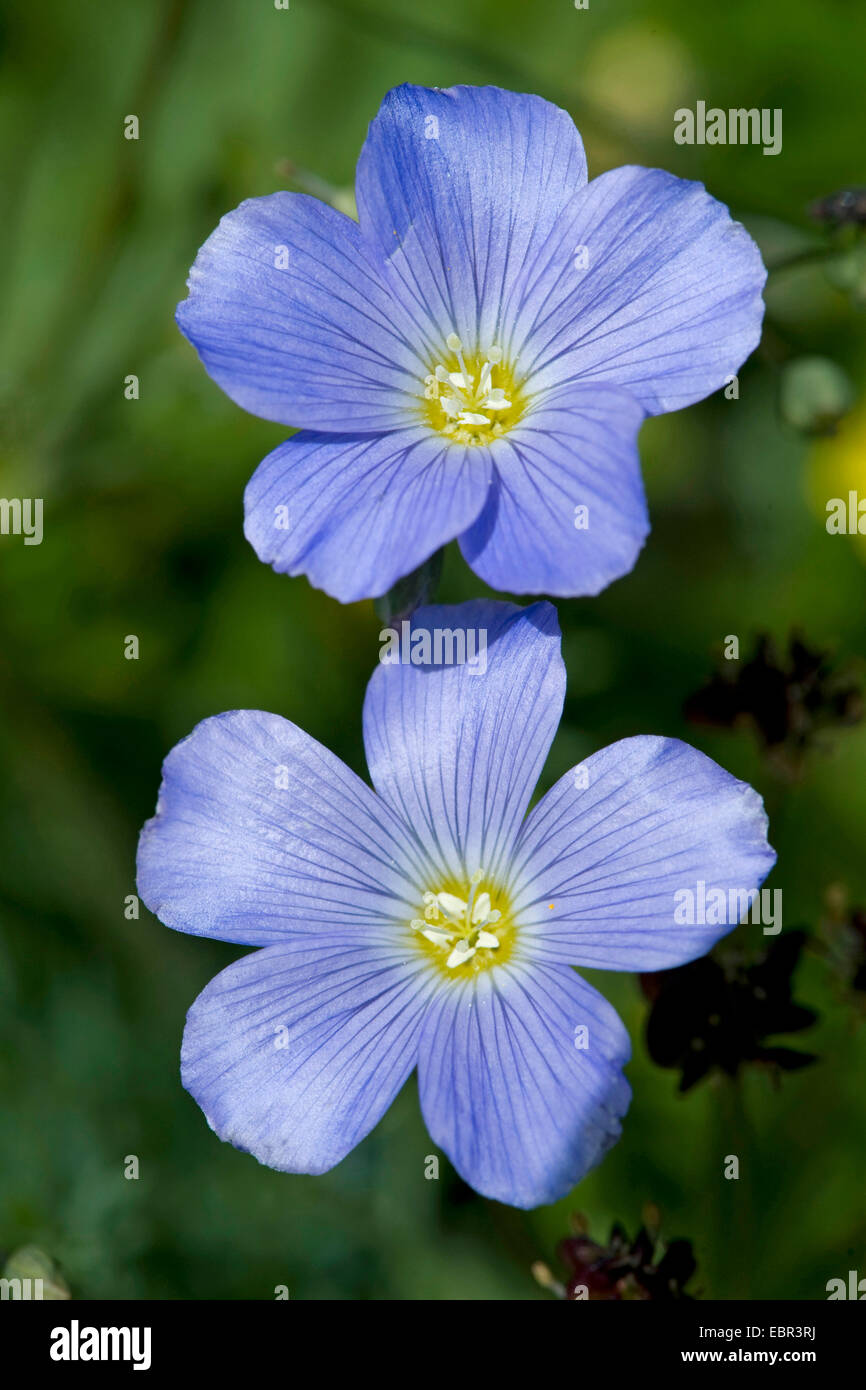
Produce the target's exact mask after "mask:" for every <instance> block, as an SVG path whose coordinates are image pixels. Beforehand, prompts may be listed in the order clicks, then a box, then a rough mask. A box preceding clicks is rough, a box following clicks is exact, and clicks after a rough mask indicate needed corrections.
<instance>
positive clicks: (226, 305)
mask: <svg viewBox="0 0 866 1390" xmlns="http://www.w3.org/2000/svg"><path fill="white" fill-rule="evenodd" d="M399 319H400V314H399V311H398V306H396V305H395V303H394V302H393V300H392V298H391V295H390V292H389V291H388V290H386V288H385V286H384V283H383V281H382V278H381V275H380V271H379V269H378V267H377V263H376V256H375V254H374V253H373V251H372V249H371V248H370V247H368V246H367V245H366V244H365V242H364V240H363V238H362V236H361V233H360V231H359V229H358V225H357V223H355V222H353V221H352V219H351V218H349V217H346V216H345V215H344V214H343V213H339V212H336V211H335V210H334V209H333V208H330V207H328V206H327V204H325V203H320V202H318V201H317V200H316V199H315V198H308V197H306V196H305V195H304V194H301V193H272V194H270V195H269V196H268V197H264V198H251V199H249V200H248V201H247V202H245V203H241V205H240V207H239V208H236V209H235V211H234V212H230V213H228V214H227V216H225V217H224V218H223V219H222V221H221V222H220V224H219V226H218V227H217V229H216V231H215V232H214V233H213V234H212V235H211V236H210V237H209V238H208V240H207V241H206V242H205V244H204V246H203V247H202V248H201V250H200V251H199V253H198V256H197V257H196V260H195V264H194V265H193V267H192V270H191V271H190V276H189V298H188V299H185V300H184V301H183V303H182V304H180V305H178V309H177V321H178V324H179V325H180V328H181V330H182V331H183V333H184V334H185V335H186V337H187V338H189V340H190V342H191V343H193V345H194V346H195V347H196V348H197V349H198V352H199V355H200V356H201V359H202V362H203V363H204V365H205V367H206V368H207V370H208V372H209V373H210V375H211V376H212V377H213V379H214V381H216V382H217V383H218V385H220V386H221V387H222V389H223V390H224V391H225V392H226V394H227V395H229V396H230V397H231V398H232V400H233V401H236V402H237V404H238V405H241V406H243V408H244V409H245V410H249V411H251V412H252V414H254V415H262V416H264V418H265V419H266V420H276V421H279V422H280V423H281V424H284V425H304V426H308V427H314V428H315V427H321V428H323V429H333V430H348V429H356V430H383V429H395V428H398V427H399V426H401V425H405V424H406V423H407V422H408V421H410V420H412V419H413V418H414V417H415V415H416V414H417V411H418V409H419V405H420V404H421V403H422V401H423V394H424V384H423V378H424V374H425V373H426V372H428V371H429V370H430V369H429V367H428V366H426V365H425V364H424V363H422V362H421V361H420V360H419V358H418V357H417V355H416V351H415V348H414V347H413V346H412V344H411V343H410V342H409V341H408V340H407V337H406V336H405V335H404V333H403V331H402V330H401V328H400V326H399V323H398V320H399Z"/></svg>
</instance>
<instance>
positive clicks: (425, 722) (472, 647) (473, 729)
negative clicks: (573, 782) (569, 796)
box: [364, 599, 565, 888]
mask: <svg viewBox="0 0 866 1390" xmlns="http://www.w3.org/2000/svg"><path fill="white" fill-rule="evenodd" d="M411 634H412V636H411V641H412V642H418V646H417V648H416V652H417V654H418V655H419V656H423V655H424V651H423V644H424V640H425V639H424V636H423V634H427V642H428V644H429V646H428V651H427V653H426V655H427V658H428V660H427V663H426V664H421V663H419V664H412V662H411V660H408V661H401V662H399V663H395V664H388V665H384V664H383V665H380V666H379V667H378V668H377V670H376V671H375V672H374V674H373V676H372V677H371V679H370V683H369V685H368V687H367V695H366V699H365V701H364V744H365V747H366V751H367V764H368V767H369V769H370V776H371V777H372V780H373V785H374V786H375V788H376V790H377V791H378V792H379V795H380V796H381V797H382V798H383V799H384V800H385V801H386V802H387V803H388V804H389V805H390V806H391V807H392V808H393V809H394V810H395V811H396V812H397V814H398V815H399V816H400V817H401V819H402V820H403V822H404V823H405V824H406V825H408V826H411V827H412V828H413V831H414V833H415V834H416V835H417V836H418V840H419V844H421V845H423V846H424V847H425V849H426V852H427V854H428V855H429V858H430V861H431V864H432V865H433V866H434V867H435V869H436V871H437V873H438V874H439V875H440V876H441V878H443V879H444V878H453V879H457V880H459V881H460V882H461V883H463V882H467V881H468V878H469V877H470V876H471V875H472V874H473V873H475V872H476V871H477V870H478V869H483V870H484V874H485V876H486V877H492V878H494V879H495V877H496V875H497V872H498V871H499V870H500V869H501V868H502V866H503V865H504V864H505V862H506V861H507V857H508V853H509V851H510V849H511V847H512V846H513V844H514V841H515V838H516V836H517V833H518V830H519V827H520V823H521V821H522V819H523V817H524V815H525V813H526V808H527V806H528V805H529V799H530V797H531V795H532V791H533V788H534V786H535V783H536V781H537V779H538V775H539V773H540V771H541V768H542V765H543V763H544V760H545V757H546V756H547V752H548V750H549V748H550V745H551V742H552V741H553V736H554V734H555V732H556V728H557V725H558V723H559V719H560V715H561V713H562V702H563V697H564V692H565V667H564V664H563V661H562V657H561V655H560V632H559V623H558V621H557V617H556V610H555V609H554V608H553V607H552V606H551V604H549V603H536V604H533V605H532V606H531V607H529V608H518V607H516V606H515V605H514V604H510V603H498V602H494V601H491V600H480V599H478V600H473V601H471V602H469V603H463V604H459V605H456V606H454V607H439V606H435V605H434V606H431V607H427V608H420V609H418V611H417V612H416V613H415V615H414V616H413V618H412V624H411ZM408 655H409V657H410V658H411V647H410V648H409V652H408ZM461 657H463V658H464V659H463V660H462V661H461V660H460V658H461ZM437 658H438V659H437ZM432 886H433V887H434V888H435V886H436V885H432Z"/></svg>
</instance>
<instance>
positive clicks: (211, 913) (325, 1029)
mask: <svg viewBox="0 0 866 1390" xmlns="http://www.w3.org/2000/svg"><path fill="white" fill-rule="evenodd" d="M412 632H413V640H414V639H415V637H416V635H418V634H423V633H427V634H429V641H430V652H431V653H432V657H431V659H430V661H429V662H428V664H424V665H413V664H401V663H400V662H396V663H395V664H388V665H384V664H383V665H380V666H379V667H378V669H377V670H376V672H375V674H374V675H373V677H372V679H371V681H370V684H369V687H368V691H367V697H366V702H365V707H364V739H365V746H366V750H367V759H368V764H369V769H370V775H371V778H372V782H373V786H374V787H375V791H373V790H371V789H370V787H369V786H368V785H367V784H366V783H365V782H363V781H361V779H360V778H358V777H357V776H356V775H355V774H354V773H353V772H351V771H350V770H349V769H348V768H347V767H346V766H345V765H344V764H343V763H341V762H340V760H339V759H338V758H336V757H335V756H334V755H333V754H332V753H330V752H328V750H327V749H325V748H323V747H322V746H321V745H320V744H318V743H316V742H315V740H313V739H312V738H310V737H309V736H308V735H306V734H305V733H303V732H302V731H301V730H300V729H298V728H296V727H295V725H293V724H291V723H289V722H288V721H287V720H285V719H281V718H279V717H278V716H276V715H272V714H263V713H260V712H257V711H250V710H245V711H235V712H233V713H230V714H223V715H219V716H217V717H216V718H213V719H207V720H205V721H204V722H203V723H202V724H200V725H199V726H198V727H197V728H196V729H195V730H194V731H193V733H192V734H191V735H190V736H189V737H188V738H187V739H185V740H184V741H183V742H182V743H180V744H179V745H178V746H177V747H176V748H175V749H174V750H173V752H172V753H171V754H170V755H169V757H168V758H167V760H166V763H165V768H164V780H163V784H162V788H161V791H160V796H159V802H158V805H157V811H156V815H155V817H154V818H153V819H152V820H151V821H149V822H148V824H147V825H146V826H145V828H144V830H143V832H142V837H141V844H140V848H139V867H138V883H139V891H140V893H141V896H142V898H143V899H144V901H145V902H146V903H147V905H148V907H150V908H151V910H152V911H153V912H155V913H156V914H157V916H159V917H160V919H161V920H162V921H163V922H164V923H165V924H166V925H167V926H170V927H173V928H175V929H177V930H179V931H186V932H191V933H193V934H195V935H200V936H210V937H214V938H217V939H220V940H224V941H233V942H240V943H243V944H245V945H249V946H258V947H261V948H263V949H261V950H258V951H255V952H254V953H253V954H251V955H248V956H246V957H244V958H243V959H241V960H239V961H237V962H235V964H234V965H231V966H229V967H228V969H226V970H224V971H222V973H221V974H220V975H218V976H217V977H216V979H215V980H213V981H212V982H211V983H210V984H209V985H208V986H207V988H206V989H205V990H204V991H203V993H202V994H201V995H200V996H199V998H198V999H197V1000H196V1002H195V1003H194V1004H193V1006H192V1008H191V1009H190V1012H189V1015H188V1018H187V1024H186V1030H185V1033H184V1040H183V1050H182V1076H183V1083H184V1085H185V1086H186V1088H187V1090H189V1091H190V1093H191V1094H192V1095H193V1096H194V1098H195V1099H196V1101H197V1102H198V1104H199V1105H200V1106H201V1108H202V1110H203V1111H204V1113H205V1115H206V1117H207V1119H208V1122H209V1124H210V1125H211V1128H212V1129H214V1130H215V1131H216V1133H217V1134H218V1135H219V1136H220V1138H221V1139H224V1140H227V1141H229V1142H230V1143H232V1144H234V1145H235V1146H236V1147H237V1148H240V1149H243V1150H245V1151H248V1152H250V1153H252V1154H254V1155H255V1157H256V1158H258V1159H259V1160H260V1162H262V1163H265V1164H267V1165H268V1166H270V1167H272V1168H277V1169H280V1170H283V1171H288V1172H294V1173H322V1172H325V1171H326V1170H327V1169H329V1168H331V1167H333V1166H334V1165H335V1164H336V1163H339V1162H340V1160H341V1159H342V1158H344V1157H345V1156H346V1154H348V1153H349V1152H350V1150H351V1149H352V1148H354V1146H355V1145H356V1144H357V1143H358V1142H359V1141H360V1140H361V1139H363V1138H364V1136H365V1135H366V1134H368V1133H369V1132H370V1130H371V1129H372V1128H373V1126H374V1125H375V1124H376V1123H377V1122H378V1121H379V1119H380V1118H381V1117H382V1115H383V1114H384V1112H385V1111H386V1110H387V1108H388V1106H389V1105H390V1104H391V1102H392V1100H393V1099H394V1097H395V1096H396V1095H397V1093H398V1091H399V1090H400V1088H401V1087H402V1086H403V1084H404V1082H405V1081H406V1079H407V1078H408V1076H409V1075H410V1073H411V1072H412V1071H413V1070H414V1069H415V1068H416V1067H417V1070H418V1084H419V1090H420V1098H421V1106H422V1110H423V1113H424V1118H425V1120H426V1123H427V1127H428V1129H429V1131H430V1134H431V1135H432V1137H433V1140H434V1142H435V1143H437V1144H438V1145H439V1146H440V1147H441V1148H442V1149H443V1150H444V1152H445V1153H446V1154H447V1155H448V1156H449V1158H450V1159H451V1161H452V1162H453V1164H454V1166H455V1168H456V1169H457V1170H458V1172H459V1173H460V1174H461V1176H462V1177H463V1178H465V1180H466V1181H467V1182H468V1183H470V1184H471V1185H472V1186H473V1187H474V1188H475V1189H476V1190H477V1191H478V1192H480V1193H483V1194H484V1195H485V1196H488V1197H492V1198H496V1199H497V1200H499V1201H501V1202H508V1203H511V1204H512V1205H514V1206H519V1207H534V1206H537V1205H539V1204H540V1203H544V1202H553V1201H555V1200H557V1199H558V1198H560V1197H562V1196H564V1195H565V1194H566V1193H567V1192H568V1191H569V1190H570V1189H571V1188H572V1187H573V1186H574V1184H575V1183H576V1182H578V1181H579V1180H580V1178H582V1177H583V1175H584V1174H585V1173H586V1172H587V1171H588V1170H589V1169H590V1168H592V1167H593V1166H594V1165H595V1164H596V1163H598V1162H599V1160H600V1159H601V1157H602V1156H603V1154H604V1153H605V1152H606V1151H607V1149H608V1148H610V1146H611V1145H612V1144H613V1143H614V1142H615V1141H616V1139H617V1138H618V1137H619V1133H620V1120H621V1118H622V1116H623V1115H624V1113H625V1111H626V1109H627V1107H628V1103H629V1100H630V1094H631V1093H630V1088H629V1085H628V1082H627V1081H626V1079H625V1077H624V1075H623V1071H622V1068H623V1066H624V1065H625V1063H626V1062H627V1061H628V1058H629V1052H630V1048H629V1039H628V1034H627V1033H626V1030H625V1028H624V1027H623V1025H622V1023H621V1022H620V1019H619V1018H618V1016H617V1014H616V1013H615V1011H614V1010H613V1009H612V1007H611V1006H610V1005H609V1004H608V1003H607V1002H606V1000H605V999H603V998H602V996H601V995H600V994H598V992H597V991H596V990H595V989H593V988H592V987H591V986H590V985H588V984H587V983H586V982H585V981H584V980H583V979H581V977H580V976H579V975H578V974H577V973H576V972H575V970H574V969H572V967H573V966H578V967H579V966H590V967H603V968H608V969H612V970H656V969H664V968H668V967H670V966H674V965H680V964H682V963H684V962H686V961H689V960H693V959H694V958H695V957H697V956H700V955H702V954H704V953H705V952H706V951H707V950H708V949H709V948H710V947H711V946H712V945H713V944H714V942H715V941H716V940H717V939H718V938H719V937H720V936H722V935H724V934H725V933H726V932H727V931H729V930H730V929H731V928H732V927H733V926H734V925H736V924H735V923H734V922H728V923H724V924H722V925H719V924H716V923H712V924H702V923H700V922H698V923H696V924H694V925H685V926H684V925H681V924H679V923H678V922H677V920H676V918H675V895H676V894H677V892H679V891H680V890H682V889H683V888H688V887H690V886H691V887H694V885H695V884H696V883H698V882H702V883H703V884H704V885H705V888H706V892H707V894H709V892H710V889H711V888H718V889H722V890H723V891H724V892H725V894H726V895H727V894H728V892H729V891H730V890H738V891H741V890H742V891H749V890H752V889H755V888H757V887H758V886H759V885H760V884H761V883H762V881H763V879H764V878H765V876H766V875H767V873H768V872H769V870H770V869H771V867H772V865H773V863H774V860H775V855H774V853H773V851H772V850H771V848H770V847H769V845H768V843H767V838H766V827H767V821H766V816H765V814H764V810H763V806H762V803H761V800H760V798H759V797H758V795H757V794H756V793H755V792H754V791H753V790H752V789H751V788H750V787H748V786H746V785H745V784H744V783H742V782H738V781H737V780H736V779H735V778H733V777H732V776H730V774H728V773H727V772H725V771H723V770H722V769H721V768H720V767H718V766H717V765H716V764H715V763H713V762H712V761H711V760H710V759H709V758H707V757H705V756H704V755H703V754H701V753H699V752H697V751H696V750H695V749H693V748H690V747H689V746H688V745H687V744H684V743H681V742H679V741H677V740H675V739H666V738H656V737H638V738H629V739H624V740H622V741H621V742H619V743H616V744H614V745H612V746H611V747H610V748H607V749H604V750H602V751H601V752H599V753H596V754H594V755H593V756H592V757H590V758H588V759H587V760H586V761H585V762H584V763H583V764H582V765H581V766H580V767H579V768H578V769H576V770H573V771H572V772H571V773H569V774H568V775H566V776H565V777H563V778H562V779H561V780H560V781H559V782H558V783H557V784H556V785H555V786H554V787H553V788H552V789H551V790H550V791H549V792H548V793H547V794H546V795H545V796H543V797H542V798H541V800H540V801H539V802H538V803H537V804H536V805H535V807H534V808H533V809H532V810H531V811H530V812H529V814H528V815H527V808H528V806H529V801H530V798H531V795H532V792H533V788H534V786H535V783H536V781H537V778H538V775H539V773H540V771H541V767H542V765H543V763H544V760H545V757H546V755H547V752H548V750H549V747H550V744H551V742H552V739H553V736H554V733H555V731H556V728H557V725H558V722H559V718H560V714H561V710H562V701H563V695H564V690H565V668H564V665H563V662H562V658H561V656H560V640H559V627H558V623H557V619H556V613H555V610H554V609H553V608H552V607H551V606H550V605H549V604H547V603H536V604H533V605H532V606H531V607H529V608H525V609H521V608H517V607H515V606H514V605H511V604H506V603H496V602H491V601H473V602H471V603H466V604H463V605H461V606H460V607H458V608H445V607H429V608H426V609H422V610H420V611H419V612H418V613H417V614H416V615H415V617H414V619H413V625H412ZM469 632H472V633H473V634H475V635H476V637H477V636H478V634H483V635H484V636H483V645H484V653H485V663H484V664H483V665H481V664H479V663H475V664H474V665H473V664H470V663H468V662H463V663H462V664H459V663H456V662H452V661H450V660H449V656H452V655H453V652H454V650H455V649H459V642H458V640H457V639H459V638H460V637H461V636H464V637H465V635H466V634H467V633H469ZM443 634H448V636H447V637H446V638H445V639H444V641H443V638H442V635H443ZM455 643H457V647H456V648H455Z"/></svg>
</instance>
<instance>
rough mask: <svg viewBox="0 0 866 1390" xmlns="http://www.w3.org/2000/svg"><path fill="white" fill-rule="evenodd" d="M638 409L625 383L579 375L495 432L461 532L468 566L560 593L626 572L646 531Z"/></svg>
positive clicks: (516, 588)
mask: <svg viewBox="0 0 866 1390" xmlns="http://www.w3.org/2000/svg"><path fill="white" fill-rule="evenodd" d="M643 418H644V411H643V408H642V407H641V406H640V405H639V404H638V402H637V401H636V400H635V398H634V397H633V396H632V395H630V394H629V393H628V392H627V391H624V390H622V388H620V387H618V386H608V385H604V384H601V383H599V384H597V385H582V384H581V385H576V386H570V387H567V388H565V389H564V390H562V391H558V392H554V393H552V394H551V395H550V396H548V397H547V399H546V400H545V401H544V402H543V403H542V404H540V405H538V406H536V407H534V408H532V409H531V410H530V412H529V413H528V415H527V416H526V417H525V418H524V419H523V420H521V421H520V423H519V424H518V425H517V426H516V427H515V428H514V429H513V430H511V431H510V433H509V434H508V435H507V436H505V437H503V438H502V439H499V440H497V441H496V443H495V444H494V445H492V447H491V449H490V454H491V457H492V459H493V465H494V484H493V487H492V488H491V491H490V496H489V499H488V502H487V505H486V506H485V508H484V511H483V512H482V513H481V515H480V516H479V518H478V520H477V521H476V522H475V524H474V525H473V526H472V527H471V528H470V529H469V530H468V531H467V532H466V533H465V534H464V535H462V536H461V537H460V549H461V550H462V551H463V554H464V555H465V557H466V560H467V563H468V564H470V565H471V566H472V568H473V569H474V570H475V573H476V574H478V575H480V576H481V578H482V579H483V580H484V582H485V583H486V584H489V585H490V586H491V587H492V588H494V589H505V590H508V591H509V592H511V593H519V594H527V593H528V594H537V593H546V594H554V595H561V596H572V595H576V594H597V593H599V592H600V591H601V590H602V589H604V588H606V586H607V585H608V584H610V583H611V582H612V581H613V580H614V579H618V578H620V576H621V575H623V574H628V572H629V570H631V569H632V567H633V565H634V563H635V560H636V559H637V556H638V554H639V552H640V549H641V546H642V545H643V543H644V541H645V539H646V536H647V533H648V531H649V521H648V518H647V507H646V497H645V495H644V490H643V482H642V480H641V472H640V459H639V457H638V452H637V432H638V430H639V429H640V425H641V421H642V420H643Z"/></svg>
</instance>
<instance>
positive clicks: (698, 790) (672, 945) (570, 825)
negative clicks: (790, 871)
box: [510, 736, 776, 970]
mask: <svg viewBox="0 0 866 1390" xmlns="http://www.w3.org/2000/svg"><path fill="white" fill-rule="evenodd" d="M775 859H776V856H775V853H774V851H773V850H772V849H771V847H770V845H769V844H768V843H767V816H766V812H765V811H764V807H763V802H762V801H761V798H760V797H759V796H758V794H757V792H755V791H753V789H752V788H751V787H750V786H748V785H747V784H746V783H745V782H740V781H738V780H737V779H736V778H735V777H732V776H731V774H730V773H729V772H725V770H724V769H723V768H721V767H719V766H718V764H717V763H714V762H713V761H712V759H711V758H708V757H706V756H705V755H704V754H703V753H699V752H698V751H697V749H695V748H691V747H690V746H689V745H688V744H687V743H681V742H680V740H679V739H671V738H658V737H651V736H640V737H636V738H627V739H622V740H621V741H620V742H619V743H614V744H611V745H610V747H609V748H604V749H602V751H601V752H599V753H594V754H593V755H592V756H591V757H589V758H587V759H586V760H585V762H583V763H582V764H581V765H580V767H579V768H577V769H573V770H572V772H569V773H567V774H566V775H565V777H562V778H560V780H559V781H558V782H557V783H556V785H555V786H554V787H552V788H551V790H550V791H549V792H547V794H546V795H545V796H543V797H542V799H541V800H540V801H539V802H538V804H537V805H536V806H534V807H533V809H532V812H531V813H530V815H529V816H528V818H527V820H526V822H525V824H524V827H523V830H522V832H521V835H520V840H519V843H518V844H517V846H516V849H515V852H514V856H513V860H512V868H511V878H510V890H511V893H512V905H513V910H514V914H515V917H516V918H517V919H518V920H519V921H520V924H521V926H520V940H521V942H522V943H523V944H524V945H525V947H526V949H527V950H530V951H531V952H532V954H533V956H534V957H537V958H538V959H542V960H551V961H563V962H564V961H568V962H569V963H570V964H572V965H577V966H581V965H584V966H596V967H598V968H599V969H603V970H666V969H668V968H670V967H671V966H676V965H683V964H684V963H685V962H686V961H690V960H694V959H695V958H696V957H697V956H702V955H704V954H705V953H706V952H707V951H708V950H709V949H710V948H711V947H712V946H713V945H714V944H715V942H716V941H718V940H719V938H720V937H722V936H724V935H725V934H726V933H727V932H729V931H731V930H733V928H734V927H735V926H736V925H737V921H738V920H739V918H736V919H735V920H734V921H722V922H716V921H715V920H712V919H714V917H715V916H716V914H715V913H714V912H710V913H706V914H703V915H705V916H706V917H708V918H710V919H711V920H709V921H701V920H699V918H700V916H701V915H702V914H701V913H700V911H699V910H698V908H697V904H698V902H699V900H700V898H699V895H700V894H701V893H703V894H704V895H706V894H707V893H709V892H710V890H712V889H719V890H722V891H723V892H724V894H725V901H726V903H727V902H729V901H732V900H731V899H730V898H729V896H728V895H729V894H730V893H731V892H734V893H735V894H736V895H737V896H736V897H735V898H734V899H733V901H736V902H737V903H739V902H740V901H741V899H740V897H739V894H740V893H743V894H748V893H749V892H750V891H753V890H755V889H757V888H759V887H760V885H761V883H762V882H763V881H764V879H765V878H766V876H767V874H768V873H769V872H770V869H771V868H772V867H773V864H774V863H775ZM701 884H703V889H702V888H701V887H700V886H699V885H701ZM688 893H691V894H692V895H693V897H692V901H693V902H694V904H695V908H696V910H695V912H694V914H692V915H693V916H694V918H695V920H694V921H692V922H689V921H688V920H678V918H683V919H687V917H688V916H689V913H688V911H687V904H688V901H689V899H688V898H687V897H678V896H677V895H678V894H688ZM684 904H685V905H686V910H684V911H679V910H678V909H679V908H680V907H682V906H683V905H684Z"/></svg>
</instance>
